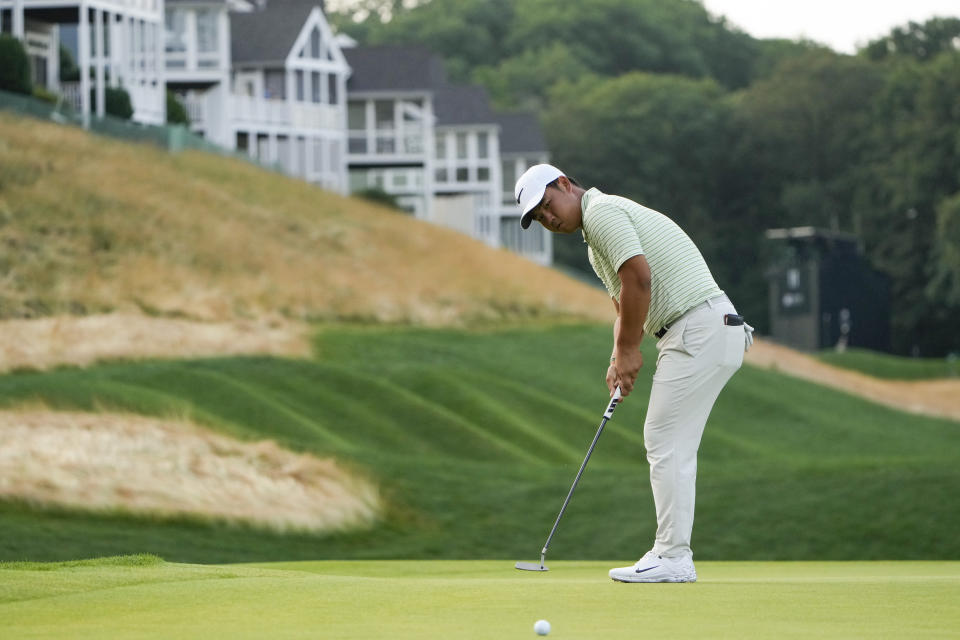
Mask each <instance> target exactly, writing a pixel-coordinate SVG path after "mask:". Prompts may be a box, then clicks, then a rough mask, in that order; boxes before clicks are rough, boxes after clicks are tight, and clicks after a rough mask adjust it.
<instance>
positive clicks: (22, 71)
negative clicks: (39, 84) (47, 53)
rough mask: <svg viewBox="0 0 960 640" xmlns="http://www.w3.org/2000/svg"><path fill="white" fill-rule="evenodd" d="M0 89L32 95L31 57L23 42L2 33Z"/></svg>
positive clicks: (0, 45) (0, 39)
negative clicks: (28, 55)
mask: <svg viewBox="0 0 960 640" xmlns="http://www.w3.org/2000/svg"><path fill="white" fill-rule="evenodd" d="M0 89H2V90H3V91H10V92H12V93H22V94H25V95H30V94H31V93H32V92H33V82H31V80H30V58H28V57H27V52H26V50H25V49H24V48H23V44H22V43H21V42H20V41H19V40H17V39H16V38H14V37H13V36H9V35H0Z"/></svg>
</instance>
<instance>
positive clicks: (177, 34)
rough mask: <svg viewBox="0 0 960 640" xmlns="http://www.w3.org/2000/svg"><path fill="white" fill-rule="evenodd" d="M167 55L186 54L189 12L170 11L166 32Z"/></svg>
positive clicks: (167, 17)
mask: <svg viewBox="0 0 960 640" xmlns="http://www.w3.org/2000/svg"><path fill="white" fill-rule="evenodd" d="M164 36H165V37H164V40H165V48H166V51H167V53H184V52H185V51H186V50H187V12H186V11H184V10H183V9H169V10H167V15H166V28H165V32H164Z"/></svg>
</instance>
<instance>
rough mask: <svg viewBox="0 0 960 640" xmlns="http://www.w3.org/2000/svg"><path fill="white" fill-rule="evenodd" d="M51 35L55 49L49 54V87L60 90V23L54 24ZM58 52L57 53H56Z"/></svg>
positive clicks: (52, 89)
mask: <svg viewBox="0 0 960 640" xmlns="http://www.w3.org/2000/svg"><path fill="white" fill-rule="evenodd" d="M50 35H51V36H52V39H53V46H54V49H53V50H52V51H51V52H50V53H51V55H49V56H47V89H50V90H51V91H59V87H60V54H59V51H60V25H56V24H55V25H53V28H52V29H51V33H50ZM55 52H56V53H55Z"/></svg>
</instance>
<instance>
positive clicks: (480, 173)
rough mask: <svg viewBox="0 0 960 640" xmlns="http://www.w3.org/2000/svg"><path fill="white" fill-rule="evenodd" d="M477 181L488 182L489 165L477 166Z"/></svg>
mask: <svg viewBox="0 0 960 640" xmlns="http://www.w3.org/2000/svg"><path fill="white" fill-rule="evenodd" d="M477 181H478V182H490V167H478V168H477Z"/></svg>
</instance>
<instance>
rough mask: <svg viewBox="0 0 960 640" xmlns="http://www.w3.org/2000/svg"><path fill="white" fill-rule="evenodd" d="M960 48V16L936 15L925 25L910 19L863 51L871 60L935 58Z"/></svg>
mask: <svg viewBox="0 0 960 640" xmlns="http://www.w3.org/2000/svg"><path fill="white" fill-rule="evenodd" d="M958 49H960V18H933V19H931V20H927V21H926V22H924V23H923V24H919V23H916V22H910V23H909V24H908V25H907V26H906V27H896V28H895V29H893V30H892V31H891V32H890V35H887V36H884V37H883V38H880V39H878V40H874V41H872V42H870V43H869V44H868V45H867V46H866V47H864V48H863V50H862V53H863V54H864V55H865V56H866V57H867V58H869V59H871V60H885V59H888V58H891V57H910V58H913V59H915V60H920V61H925V60H932V59H933V58H935V57H937V56H938V55H940V54H941V53H944V52H949V51H957V50H958Z"/></svg>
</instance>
